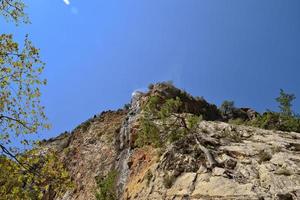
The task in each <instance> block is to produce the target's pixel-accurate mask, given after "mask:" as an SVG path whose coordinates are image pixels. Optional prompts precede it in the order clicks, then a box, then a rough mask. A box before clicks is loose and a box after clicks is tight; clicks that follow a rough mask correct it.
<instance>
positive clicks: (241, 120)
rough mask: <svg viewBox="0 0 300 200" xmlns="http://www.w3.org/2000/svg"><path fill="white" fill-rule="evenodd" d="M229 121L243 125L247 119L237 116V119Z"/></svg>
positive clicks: (229, 121)
mask: <svg viewBox="0 0 300 200" xmlns="http://www.w3.org/2000/svg"><path fill="white" fill-rule="evenodd" d="M228 123H229V124H235V125H243V124H245V121H244V120H243V119H241V118H237V119H229V120H228Z"/></svg>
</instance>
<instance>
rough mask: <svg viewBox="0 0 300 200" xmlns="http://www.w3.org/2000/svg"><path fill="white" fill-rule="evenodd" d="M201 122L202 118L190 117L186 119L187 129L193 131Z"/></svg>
mask: <svg viewBox="0 0 300 200" xmlns="http://www.w3.org/2000/svg"><path fill="white" fill-rule="evenodd" d="M202 120H203V117H202V116H197V115H190V116H188V117H187V127H188V129H190V130H195V129H196V128H197V126H198V123H199V122H200V121H202Z"/></svg>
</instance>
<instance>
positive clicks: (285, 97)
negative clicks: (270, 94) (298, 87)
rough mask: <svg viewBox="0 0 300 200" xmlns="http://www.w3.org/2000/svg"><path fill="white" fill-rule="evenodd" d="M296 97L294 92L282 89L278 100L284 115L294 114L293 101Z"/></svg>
mask: <svg viewBox="0 0 300 200" xmlns="http://www.w3.org/2000/svg"><path fill="white" fill-rule="evenodd" d="M295 99H296V96H295V95H294V94H288V93H286V92H285V91H284V90H283V89H280V94H279V97H277V98H276V101H277V102H278V103H279V108H280V113H281V114H282V115H284V116H292V115H293V112H292V101H294V100H295Z"/></svg>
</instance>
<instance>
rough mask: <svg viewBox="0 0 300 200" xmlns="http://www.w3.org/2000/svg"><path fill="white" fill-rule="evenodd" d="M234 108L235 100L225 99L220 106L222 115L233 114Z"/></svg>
mask: <svg viewBox="0 0 300 200" xmlns="http://www.w3.org/2000/svg"><path fill="white" fill-rule="evenodd" d="M234 109H235V106H234V101H227V100H225V101H224V102H223V103H222V105H221V107H220V111H221V113H222V115H225V116H230V115H233V112H234Z"/></svg>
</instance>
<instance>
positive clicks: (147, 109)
mask: <svg viewBox="0 0 300 200" xmlns="http://www.w3.org/2000/svg"><path fill="white" fill-rule="evenodd" d="M182 106H183V103H182V101H181V99H180V98H179V97H176V98H170V99H161V98H160V97H158V96H151V97H149V99H148V101H147V103H146V104H145V105H144V108H143V111H144V112H143V114H144V115H143V118H142V119H141V120H140V127H141V128H140V132H139V134H138V138H137V140H136V145H137V146H139V147H141V146H144V145H153V146H155V147H162V146H163V145H164V144H165V142H166V141H169V142H174V141H177V140H179V139H180V138H182V137H183V136H184V135H186V134H187V133H188V132H190V131H192V130H194V129H195V128H196V127H197V123H198V122H199V121H200V120H201V119H202V117H201V116H200V117H199V116H196V115H191V114H188V115H187V116H185V115H183V114H182V113H180V109H181V107H182ZM155 121H157V122H158V123H155ZM161 133H163V134H161Z"/></svg>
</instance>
